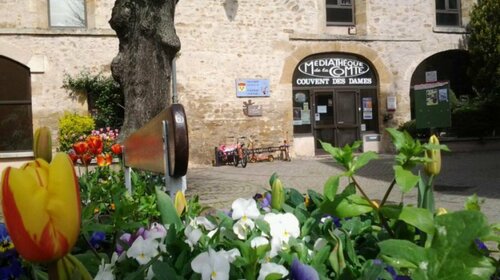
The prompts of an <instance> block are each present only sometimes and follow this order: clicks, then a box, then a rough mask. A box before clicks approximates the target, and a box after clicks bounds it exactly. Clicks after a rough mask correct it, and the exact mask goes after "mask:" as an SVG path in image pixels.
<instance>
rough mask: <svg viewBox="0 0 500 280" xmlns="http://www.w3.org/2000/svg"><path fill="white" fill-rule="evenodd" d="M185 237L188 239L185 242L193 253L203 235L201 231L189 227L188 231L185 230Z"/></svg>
mask: <svg viewBox="0 0 500 280" xmlns="http://www.w3.org/2000/svg"><path fill="white" fill-rule="evenodd" d="M184 235H185V236H186V238H187V239H186V240H184V242H186V243H187V244H188V245H189V247H191V251H193V249H194V246H195V245H196V244H197V243H198V241H199V240H200V238H201V236H202V235H203V233H202V232H201V230H200V229H198V228H194V227H192V226H190V225H188V226H187V227H186V229H184Z"/></svg>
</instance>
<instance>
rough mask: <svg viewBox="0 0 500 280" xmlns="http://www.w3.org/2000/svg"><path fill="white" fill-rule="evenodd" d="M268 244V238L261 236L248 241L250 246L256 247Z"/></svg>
mask: <svg viewBox="0 0 500 280" xmlns="http://www.w3.org/2000/svg"><path fill="white" fill-rule="evenodd" d="M267 244H269V240H267V238H265V237H263V236H257V237H255V238H253V239H252V240H251V241H250V246H252V248H257V247H260V246H264V245H267Z"/></svg>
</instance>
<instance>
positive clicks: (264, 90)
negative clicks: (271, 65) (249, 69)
mask: <svg viewBox="0 0 500 280" xmlns="http://www.w3.org/2000/svg"><path fill="white" fill-rule="evenodd" d="M236 96H237V97H269V96H270V93H269V80H268V79H236Z"/></svg>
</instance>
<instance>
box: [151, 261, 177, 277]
mask: <svg viewBox="0 0 500 280" xmlns="http://www.w3.org/2000/svg"><path fill="white" fill-rule="evenodd" d="M153 272H154V274H155V278H156V279H179V277H178V276H177V275H178V274H179V273H177V272H176V271H175V269H173V268H172V267H171V266H170V264H168V263H166V262H155V263H153Z"/></svg>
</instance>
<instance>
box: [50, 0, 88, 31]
mask: <svg viewBox="0 0 500 280" xmlns="http://www.w3.org/2000/svg"><path fill="white" fill-rule="evenodd" d="M85 9H86V8H85V0H49V25H50V27H86V26H87V17H86V13H85Z"/></svg>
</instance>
